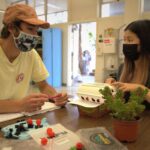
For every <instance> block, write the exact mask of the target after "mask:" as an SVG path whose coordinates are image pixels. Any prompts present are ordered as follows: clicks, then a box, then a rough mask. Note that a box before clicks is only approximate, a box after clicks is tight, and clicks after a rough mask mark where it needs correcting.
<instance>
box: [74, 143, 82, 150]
mask: <svg viewBox="0 0 150 150" xmlns="http://www.w3.org/2000/svg"><path fill="white" fill-rule="evenodd" d="M83 147H84V146H83V144H82V143H81V142H78V143H77V144H76V149H77V150H82V149H83Z"/></svg>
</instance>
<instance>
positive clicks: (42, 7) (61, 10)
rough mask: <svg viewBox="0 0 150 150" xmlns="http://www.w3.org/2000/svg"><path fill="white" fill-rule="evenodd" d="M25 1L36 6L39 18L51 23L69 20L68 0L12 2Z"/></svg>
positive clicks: (14, 0)
mask: <svg viewBox="0 0 150 150" xmlns="http://www.w3.org/2000/svg"><path fill="white" fill-rule="evenodd" d="M14 3H15V4H16V3H25V4H28V5H30V6H32V7H34V8H35V10H36V13H37V15H38V18H40V19H42V20H46V18H47V20H46V21H48V22H50V24H56V23H64V22H67V21H68V11H67V9H68V8H67V0H13V3H12V4H14Z"/></svg>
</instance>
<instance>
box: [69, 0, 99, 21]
mask: <svg viewBox="0 0 150 150" xmlns="http://www.w3.org/2000/svg"><path fill="white" fill-rule="evenodd" d="M97 3H98V0H68V11H69V15H68V20H69V22H74V21H77V22H79V21H84V20H92V19H95V18H97V11H96V10H97Z"/></svg>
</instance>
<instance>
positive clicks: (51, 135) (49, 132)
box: [47, 128, 55, 138]
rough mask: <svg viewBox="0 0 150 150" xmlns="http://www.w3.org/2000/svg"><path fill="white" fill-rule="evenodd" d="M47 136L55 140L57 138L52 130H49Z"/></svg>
mask: <svg viewBox="0 0 150 150" xmlns="http://www.w3.org/2000/svg"><path fill="white" fill-rule="evenodd" d="M47 135H48V136H49V137H50V138H53V137H54V136H55V133H54V132H53V130H52V128H47Z"/></svg>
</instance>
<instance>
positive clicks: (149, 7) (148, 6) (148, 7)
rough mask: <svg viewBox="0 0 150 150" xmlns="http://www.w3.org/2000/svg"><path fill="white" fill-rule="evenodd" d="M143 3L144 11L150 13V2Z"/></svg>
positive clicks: (144, 0) (144, 1)
mask: <svg viewBox="0 0 150 150" xmlns="http://www.w3.org/2000/svg"><path fill="white" fill-rule="evenodd" d="M143 3H144V8H143V11H144V12H147V11H150V0H143Z"/></svg>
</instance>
